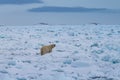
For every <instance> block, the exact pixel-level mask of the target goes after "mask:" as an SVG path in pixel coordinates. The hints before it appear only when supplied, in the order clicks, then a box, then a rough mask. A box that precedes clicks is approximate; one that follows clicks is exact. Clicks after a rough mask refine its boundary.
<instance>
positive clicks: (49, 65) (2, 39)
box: [0, 25, 120, 80]
mask: <svg viewBox="0 0 120 80" xmlns="http://www.w3.org/2000/svg"><path fill="white" fill-rule="evenodd" d="M51 43H55V44H56V47H55V48H54V49H53V51H52V53H50V54H46V55H44V56H41V55H40V54H39V52H40V48H41V47H42V46H43V45H48V44H51ZM119 44H120V25H36V26H0V45H1V46H0V79H1V80H119V79H120V74H119V72H120V68H119V67H120V45H119Z"/></svg>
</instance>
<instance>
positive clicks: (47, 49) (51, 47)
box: [41, 44, 56, 55]
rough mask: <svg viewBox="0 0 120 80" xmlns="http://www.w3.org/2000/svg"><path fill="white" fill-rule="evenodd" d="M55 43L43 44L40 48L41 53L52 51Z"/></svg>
mask: <svg viewBox="0 0 120 80" xmlns="http://www.w3.org/2000/svg"><path fill="white" fill-rule="evenodd" d="M55 46H56V45H55V44H51V45H48V46H43V47H42V48H41V55H44V54H46V53H50V52H52V49H53V48H54V47H55Z"/></svg>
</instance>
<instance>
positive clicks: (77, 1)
mask: <svg viewBox="0 0 120 80" xmlns="http://www.w3.org/2000/svg"><path fill="white" fill-rule="evenodd" d="M119 3H120V0H0V24H1V25H2V24H3V25H4V24H5V25H32V24H36V23H40V22H46V23H51V24H71V23H72V24H82V23H90V22H98V23H99V22H100V23H104V24H105V23H106V24H119V21H120V17H119V16H120V14H119V13H112V14H109V13H101V12H100V14H99V13H94V12H93V13H81V12H79V11H78V13H72V11H69V10H71V8H75V7H80V9H81V7H82V8H84V9H86V10H88V9H89V10H93V9H97V10H101V9H103V8H106V9H115V10H116V9H117V11H118V12H119V11H120V5H119ZM42 7H49V8H47V9H49V10H50V9H52V8H51V7H55V8H56V7H58V8H57V9H61V8H64V10H66V11H68V13H64V11H61V12H63V13H49V12H47V13H40V12H37V13H35V12H34V11H33V12H30V11H29V10H31V9H36V8H40V9H41V8H42ZM68 9H69V10H68ZM73 11H75V10H73ZM53 12H54V11H53ZM90 16H91V17H90ZM83 18H84V19H83ZM98 18H99V19H98ZM110 19H111V20H110ZM57 21H58V22H57Z"/></svg>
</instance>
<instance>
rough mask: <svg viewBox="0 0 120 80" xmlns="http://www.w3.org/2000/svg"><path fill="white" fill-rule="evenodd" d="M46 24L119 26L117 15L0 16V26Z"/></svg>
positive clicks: (119, 21)
mask: <svg viewBox="0 0 120 80" xmlns="http://www.w3.org/2000/svg"><path fill="white" fill-rule="evenodd" d="M37 23H48V24H89V23H100V24H120V14H119V13H55V12H54V13H53V12H49V13H45V12H41V13H33V12H31V13H30V12H26V13H24V14H23V13H22V12H21V13H19V12H18V13H17V14H16V15H15V14H14V13H10V14H9V15H8V14H2V15H0V24H1V25H33V24H37Z"/></svg>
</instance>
